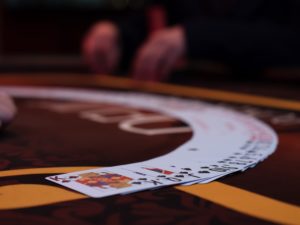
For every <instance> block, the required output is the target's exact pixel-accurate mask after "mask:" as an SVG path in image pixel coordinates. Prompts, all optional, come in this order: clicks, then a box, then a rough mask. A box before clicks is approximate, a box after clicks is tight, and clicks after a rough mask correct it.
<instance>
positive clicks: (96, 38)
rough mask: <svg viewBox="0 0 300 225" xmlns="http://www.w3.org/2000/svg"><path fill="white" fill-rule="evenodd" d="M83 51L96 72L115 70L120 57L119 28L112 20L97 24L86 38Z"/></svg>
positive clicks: (104, 72) (86, 59)
mask: <svg viewBox="0 0 300 225" xmlns="http://www.w3.org/2000/svg"><path fill="white" fill-rule="evenodd" d="M82 52H83V55H84V58H85V61H86V62H87V64H88V65H89V66H90V67H91V68H92V70H93V71H94V72H96V73H103V74H106V73H111V72H113V70H114V69H115V68H116V67H117V64H118V62H119V58H120V48H119V32H118V28H117V27H116V26H115V25H114V24H113V23H111V22H99V23H97V24H95V25H94V26H93V27H92V28H91V29H90V31H89V32H88V33H87V35H86V37H85V38H84V41H83V44H82Z"/></svg>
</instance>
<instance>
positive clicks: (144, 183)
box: [46, 167, 167, 198]
mask: <svg viewBox="0 0 300 225" xmlns="http://www.w3.org/2000/svg"><path fill="white" fill-rule="evenodd" d="M46 179H47V180H50V181H53V182H55V183H58V184H60V185H63V186H65V187H68V188H71V189H73V190H75V191H78V192H81V193H83V194H86V195H88V196H91V197H94V198H99V197H106V196H111V195H116V194H121V193H123V192H124V193H126V192H136V191H140V190H146V189H150V188H154V187H161V186H165V185H167V184H166V182H165V181H164V180H162V179H159V178H157V179H155V178H154V177H149V176H146V175H141V174H137V173H134V172H131V171H128V170H124V169H122V168H120V167H106V168H98V169H91V170H85V171H79V172H73V173H67V174H62V175H54V176H50V177H47V178H46Z"/></svg>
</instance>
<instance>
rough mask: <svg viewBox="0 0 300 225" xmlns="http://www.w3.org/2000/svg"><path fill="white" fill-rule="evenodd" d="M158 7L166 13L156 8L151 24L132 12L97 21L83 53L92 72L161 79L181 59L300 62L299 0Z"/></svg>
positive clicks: (194, 1) (193, 0) (252, 64)
mask: <svg viewBox="0 0 300 225" xmlns="http://www.w3.org/2000/svg"><path fill="white" fill-rule="evenodd" d="M157 3H158V2H154V3H153V5H154V6H156V5H157ZM159 4H160V5H161V6H163V7H164V9H165V12H166V14H165V15H164V14H163V13H159V10H157V13H156V15H155V16H154V18H153V17H152V23H151V21H150V22H149V20H147V15H148V14H147V12H139V13H138V12H135V13H133V14H132V15H130V16H129V17H128V18H124V20H123V21H121V22H118V23H117V22H112V21H100V22H98V23H96V24H95V25H94V26H93V27H92V28H91V30H90V31H89V32H88V34H87V35H86V37H85V39H84V41H83V53H84V56H85V59H86V60H87V62H88V64H89V65H90V66H91V67H92V68H93V70H94V71H95V72H98V73H113V72H114V70H115V69H116V68H117V67H118V66H119V65H120V63H121V62H126V64H128V65H130V66H131V73H132V75H133V78H135V79H139V80H149V81H162V80H167V79H168V76H169V75H170V73H171V72H172V70H173V69H174V67H175V65H176V63H178V61H179V60H181V59H183V58H185V57H186V58H187V59H188V60H189V59H206V60H214V61H221V62H224V63H227V64H229V65H232V66H233V67H240V68H256V69H263V68H265V67H272V66H283V67H284V66H299V64H300V44H299V38H300V30H299V27H300V19H299V17H300V16H299V15H300V14H299V12H300V1H298V0H186V1H179V0H173V1H167V0H166V1H159ZM153 5H152V6H149V7H148V9H149V8H151V7H152V8H153V7H154V6H153ZM153 24H154V25H153ZM130 60H132V62H130Z"/></svg>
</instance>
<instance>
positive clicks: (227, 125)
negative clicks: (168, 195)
mask: <svg viewBox="0 0 300 225" xmlns="http://www.w3.org/2000/svg"><path fill="white" fill-rule="evenodd" d="M2 89H4V90H5V91H7V92H8V93H10V94H12V95H13V96H20V97H24V96H26V97H35V98H36V96H38V97H40V98H43V97H44V98H60V99H63V100H81V101H89V102H96V103H108V104H118V105H124V106H126V107H139V108H143V109H146V110H152V111H156V112H159V113H162V114H165V115H168V116H171V117H173V118H177V119H179V120H181V121H184V122H185V123H187V124H188V125H189V126H190V127H191V129H192V132H193V136H192V138H191V139H190V140H189V141H187V142H186V143H184V144H183V145H181V146H179V147H178V148H176V149H174V150H173V151H172V152H170V153H168V154H166V155H162V156H160V157H157V158H154V159H150V160H147V161H143V162H136V163H131V164H126V165H118V166H113V167H103V168H96V169H91V170H85V171H77V172H72V173H67V174H60V175H54V176H49V177H47V178H46V179H47V180H49V181H52V182H55V183H57V184H60V185H63V186H65V187H68V188H71V189H73V190H76V191H78V192H81V193H83V194H86V195H88V196H91V197H96V198H100V197H106V196H111V195H116V194H129V193H133V192H137V191H142V190H143V191H144V190H149V189H154V188H161V187H165V186H171V185H193V184H196V183H208V182H211V181H213V180H216V179H218V178H221V177H223V176H226V175H228V174H231V173H234V172H238V171H244V170H246V169H248V168H251V167H254V166H255V165H256V164H257V163H258V162H260V161H262V160H264V159H265V158H267V157H268V156H269V155H270V154H272V153H273V152H274V151H275V149H276V146H277V143H278V139H277V135H276V133H275V132H274V130H273V129H272V128H270V127H269V126H268V125H266V124H264V123H263V122H261V121H259V120H257V119H256V118H253V117H251V116H248V115H244V114H241V113H238V112H235V111H232V110H230V109H228V108H225V107H220V106H215V105H213V104H208V103H204V102H201V101H198V100H188V99H182V98H175V97H166V96H156V95H150V94H138V93H123V92H109V91H87V90H72V89H53V88H51V89H45V88H43V89H38V88H13V87H10V88H2ZM82 116H87V115H82ZM137 119H138V118H135V119H132V120H130V119H129V120H128V121H126V123H123V124H122V129H125V130H126V129H128V130H130V129H131V130H133V131H134V129H135V126H134V122H135V121H137ZM152 119H153V117H152ZM157 119H158V120H159V118H157ZM174 132H176V130H174ZM147 135H151V133H149V134H147ZM99 138H101V137H99ZM120 147H121V146H120ZM120 154H122V152H121V151H120Z"/></svg>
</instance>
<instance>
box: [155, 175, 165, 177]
mask: <svg viewBox="0 0 300 225" xmlns="http://www.w3.org/2000/svg"><path fill="white" fill-rule="evenodd" d="M157 177H166V176H165V175H158V176H157Z"/></svg>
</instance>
